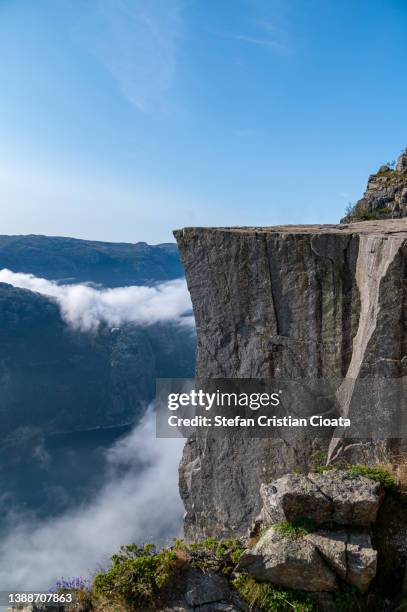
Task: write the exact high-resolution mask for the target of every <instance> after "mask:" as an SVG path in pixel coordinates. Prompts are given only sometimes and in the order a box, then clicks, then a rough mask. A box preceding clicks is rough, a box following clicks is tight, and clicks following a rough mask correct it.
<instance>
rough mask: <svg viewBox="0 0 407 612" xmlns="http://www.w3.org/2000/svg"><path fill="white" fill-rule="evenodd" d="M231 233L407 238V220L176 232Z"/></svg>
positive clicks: (179, 232)
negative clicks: (369, 235) (370, 235)
mask: <svg viewBox="0 0 407 612" xmlns="http://www.w3.org/2000/svg"><path fill="white" fill-rule="evenodd" d="M196 231H199V232H231V233H246V234H253V233H277V234H372V235H389V236H397V237H401V238H404V237H405V238H407V219H386V220H382V221H360V222H356V223H342V224H338V225H274V226H270V227H186V228H184V229H179V230H175V232H174V234H175V236H177V234H182V233H184V232H188V233H189V232H196Z"/></svg>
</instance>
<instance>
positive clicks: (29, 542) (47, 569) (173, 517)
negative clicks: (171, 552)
mask: <svg viewBox="0 0 407 612" xmlns="http://www.w3.org/2000/svg"><path fill="white" fill-rule="evenodd" d="M182 446H183V440H182V439H163V438H161V439H157V438H156V437H155V415H154V411H153V408H152V407H150V409H149V410H148V411H147V413H146V415H145V416H144V418H143V420H142V421H141V422H140V424H139V425H137V426H136V427H135V428H134V429H133V431H132V432H131V433H130V434H128V435H127V436H125V437H123V438H121V439H120V440H118V441H117V442H116V443H115V444H114V445H113V446H111V447H110V448H109V449H107V451H106V460H107V465H108V469H107V471H106V482H105V484H104V485H103V487H102V488H101V489H100V490H99V492H98V493H97V494H96V495H95V497H94V498H93V500H91V501H90V502H89V503H87V504H84V505H82V506H79V507H77V508H75V509H72V510H69V511H67V512H66V513H64V514H62V515H60V516H58V517H56V518H51V519H48V520H40V519H38V518H33V517H27V516H24V515H23V514H21V512H20V513H18V514H17V513H16V512H15V511H14V512H13V511H12V510H10V512H9V514H8V516H6V517H3V519H2V522H3V520H4V521H5V524H6V529H5V530H4V531H5V532H6V534H5V535H4V536H2V538H1V540H0V585H2V586H1V588H2V589H3V590H4V589H24V590H31V589H32V590H39V589H44V590H46V589H48V588H50V587H51V586H52V584H54V583H55V581H56V580H58V579H60V578H61V577H62V576H64V577H77V576H83V577H90V578H91V577H92V576H93V575H94V574H95V573H96V572H97V570H98V569H101V568H107V567H108V560H109V557H110V556H111V554H112V553H114V552H116V551H117V550H118V548H119V546H121V545H122V544H128V543H132V542H135V543H137V544H143V543H145V542H155V543H157V544H159V545H160V544H161V545H162V544H164V543H166V542H167V541H168V539H169V538H172V537H176V536H178V535H179V533H180V531H181V526H182V514H183V506H182V503H181V500H180V497H179V493H178V464H179V461H180V456H181V451H182Z"/></svg>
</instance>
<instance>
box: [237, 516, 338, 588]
mask: <svg viewBox="0 0 407 612" xmlns="http://www.w3.org/2000/svg"><path fill="white" fill-rule="evenodd" d="M241 570H244V571H246V572H248V573H250V574H251V575H252V576H253V577H254V578H255V579H256V580H260V581H267V582H272V583H273V584H275V585H277V586H282V587H286V588H291V589H298V590H301V591H317V592H318V591H335V590H336V589H337V582H336V577H335V574H334V573H333V571H332V570H331V569H330V568H329V567H328V565H327V564H326V563H325V562H324V561H323V560H322V558H321V556H320V554H319V553H318V551H317V549H316V547H315V546H314V545H313V544H312V543H311V542H310V541H309V540H308V539H307V538H296V539H291V538H287V537H284V536H282V535H281V534H279V533H278V532H277V531H276V530H275V529H274V528H273V527H271V528H270V529H268V530H267V531H266V533H265V534H264V535H263V536H262V537H261V538H260V540H259V541H258V542H257V544H256V545H255V547H254V548H253V550H250V551H247V552H246V553H244V555H243V556H242V557H241V559H240V561H239V564H238V567H237V571H241Z"/></svg>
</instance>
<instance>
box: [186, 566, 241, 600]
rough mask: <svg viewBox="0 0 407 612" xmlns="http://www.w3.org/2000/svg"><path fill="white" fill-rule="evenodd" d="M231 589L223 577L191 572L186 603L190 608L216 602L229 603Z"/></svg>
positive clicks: (196, 571)
mask: <svg viewBox="0 0 407 612" xmlns="http://www.w3.org/2000/svg"><path fill="white" fill-rule="evenodd" d="M229 600H230V588H229V586H228V583H227V581H226V579H225V578H223V576H219V575H218V574H204V573H203V572H201V571H199V570H195V571H191V572H190V573H189V575H188V578H187V584H186V591H185V601H186V602H187V604H188V605H189V606H192V607H196V606H203V605H205V604H213V603H215V602H228V601H229Z"/></svg>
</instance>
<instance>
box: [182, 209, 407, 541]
mask: <svg viewBox="0 0 407 612" xmlns="http://www.w3.org/2000/svg"><path fill="white" fill-rule="evenodd" d="M175 237H176V239H177V242H178V245H179V249H180V254H181V260H182V262H183V264H184V268H185V272H186V277H187V282H188V287H189V290H190V293H191V297H192V302H193V308H194V314H195V320H196V326H197V336H198V344H197V355H196V372H197V378H198V380H199V379H206V378H273V377H280V378H286V379H287V378H288V379H295V378H300V379H314V380H315V379H321V378H323V379H329V380H338V392H339V398H340V401H341V406H340V409H341V411H342V413H343V414H347V413H348V412H349V410H350V409H351V408H352V393H353V388H350V390H349V389H348V392H346V393H342V395H341V394H340V391H341V387H340V381H341V380H343V379H344V378H345V377H347V378H349V379H352V380H358V379H363V378H366V377H391V378H397V377H400V376H402V375H403V371H404V368H405V366H406V357H405V356H406V355H407V346H406V343H407V334H406V331H407V330H406V298H407V284H406V278H407V267H406V264H407V222H406V221H405V220H386V221H366V222H363V223H352V224H341V225H326V226H320V225H313V226H279V227H269V228H265V227H263V228H186V229H182V230H177V231H176V232H175ZM366 409H369V407H367V408H366ZM379 409H380V406H379ZM328 442H329V441H328ZM328 442H322V446H323V447H324V448H326V446H327V444H328ZM400 445H401V442H397V441H392V443H391V451H392V452H394V453H397V452H399V451H400ZM320 446H321V441H319V440H317V439H315V437H314V438H313V437H311V436H310V435H309V434H308V433H300V434H297V435H296V436H295V438H291V437H290V439H284V437H279V438H261V439H253V438H249V437H248V435H247V434H246V433H245V432H244V431H238V432H236V433H233V434H230V435H229V436H228V437H227V438H226V437H221V436H219V435H216V434H214V433H213V431H211V430H206V431H200V432H198V433H197V434H195V435H194V436H192V437H191V438H190V439H188V441H187V442H186V445H185V449H184V454H183V459H182V463H181V466H180V490H181V495H182V498H183V501H184V504H185V508H186V518H185V532H186V536H187V537H188V538H199V537H204V536H209V535H216V536H219V535H229V534H233V535H239V534H242V535H243V534H245V533H246V532H247V528H248V527H249V525H250V524H251V523H252V521H253V520H254V519H255V517H256V516H257V514H258V512H259V510H260V507H261V500H260V494H259V491H260V486H261V484H262V483H267V482H271V481H272V480H274V479H275V478H278V477H280V476H282V475H283V474H286V473H287V472H289V471H295V470H301V471H305V470H307V469H308V467H309V463H310V456H311V454H312V453H313V451H315V448H317V447H320ZM376 450H377V449H376V447H375V445H372V444H369V443H367V442H363V441H359V442H358V443H356V444H355V443H348V442H347V441H346V440H343V441H338V442H335V441H332V442H331V444H330V454H331V456H332V457H333V458H338V457H343V456H345V457H347V458H350V459H352V460H355V459H360V458H361V457H364V458H365V459H366V457H369V456H370V454H371V453H374V452H375V451H376Z"/></svg>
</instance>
